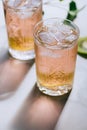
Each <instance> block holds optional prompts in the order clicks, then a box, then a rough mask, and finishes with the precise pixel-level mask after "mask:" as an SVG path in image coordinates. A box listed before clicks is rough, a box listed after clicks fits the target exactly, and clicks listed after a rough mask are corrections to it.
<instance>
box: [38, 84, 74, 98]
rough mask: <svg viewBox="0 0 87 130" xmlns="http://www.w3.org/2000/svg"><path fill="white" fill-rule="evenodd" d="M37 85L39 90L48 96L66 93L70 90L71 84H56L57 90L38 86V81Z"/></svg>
mask: <svg viewBox="0 0 87 130" xmlns="http://www.w3.org/2000/svg"><path fill="white" fill-rule="evenodd" d="M37 87H38V88H39V90H40V91H41V92H42V93H44V94H46V95H49V96H61V95H64V94H67V93H69V92H70V91H71V89H72V86H70V85H65V86H58V90H56V91H54V90H50V89H48V88H46V87H44V86H40V85H39V83H37Z"/></svg>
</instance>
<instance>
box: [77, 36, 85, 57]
mask: <svg viewBox="0 0 87 130" xmlns="http://www.w3.org/2000/svg"><path fill="white" fill-rule="evenodd" d="M78 53H80V54H85V55H87V37H82V38H79V41H78Z"/></svg>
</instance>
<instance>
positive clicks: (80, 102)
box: [0, 0, 87, 130]
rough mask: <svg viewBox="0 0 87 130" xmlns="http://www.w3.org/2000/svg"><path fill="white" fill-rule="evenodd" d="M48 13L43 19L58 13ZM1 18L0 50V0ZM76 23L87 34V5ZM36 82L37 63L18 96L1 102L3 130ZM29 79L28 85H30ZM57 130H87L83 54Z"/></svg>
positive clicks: (86, 65)
mask: <svg viewBox="0 0 87 130" xmlns="http://www.w3.org/2000/svg"><path fill="white" fill-rule="evenodd" d="M79 4H80V5H79ZM84 4H85V5H86V4H87V0H81V1H79V2H78V5H79V6H81V5H84ZM49 8H53V7H49ZM44 9H45V11H46V10H47V9H48V7H47V6H45V7H44ZM51 11H52V10H51ZM46 12H47V14H45V16H44V18H45V17H51V16H52V15H54V14H55V12H53V11H52V14H51V12H49V11H46ZM61 15H63V14H61ZM60 17H61V16H60ZM63 17H64V16H63ZM0 19H1V20H0V36H2V37H0V52H1V49H2V48H1V46H2V45H1V44H4V43H5V42H6V40H7V37H6V30H5V22H4V15H3V9H2V2H1V0H0ZM75 22H76V23H77V24H78V26H79V28H80V30H81V33H80V34H81V36H86V35H87V29H86V28H87V27H86V26H87V8H85V9H84V10H83V11H82V12H81V13H80V14H79V16H78V18H77V19H76V21H75ZM2 38H3V39H2ZM6 46H7V44H6ZM0 55H1V54H0ZM29 77H30V78H31V77H33V78H32V80H30V81H29ZM35 81H36V76H35V65H33V66H32V68H31V70H30V72H29V73H28V74H27V75H26V77H25V79H24V81H23V82H22V83H21V85H20V88H19V89H18V91H17V92H16V93H15V95H14V96H12V97H11V98H8V99H6V100H1V101H0V130H9V128H8V127H9V126H10V123H11V120H12V119H13V118H14V116H15V114H16V112H17V111H18V110H19V109H20V107H21V105H22V104H23V102H24V100H25V99H26V97H27V95H28V94H29V93H30V91H31V89H32V86H33V85H34V83H35ZM28 82H29V88H28V87H27V83H28ZM30 86H31V87H30ZM19 95H20V96H19ZM56 130H87V60H86V59H84V58H81V57H80V56H77V63H76V73H75V81H74V87H73V91H72V93H71V95H70V97H69V99H68V101H67V103H66V105H65V107H64V109H63V112H62V114H61V116H60V119H59V122H58V123H57V125H56Z"/></svg>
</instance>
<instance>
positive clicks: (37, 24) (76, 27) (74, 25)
mask: <svg viewBox="0 0 87 130" xmlns="http://www.w3.org/2000/svg"><path fill="white" fill-rule="evenodd" d="M53 19H54V20H57V19H58V20H61V22H62V21H63V20H65V21H67V22H69V23H70V24H71V25H73V27H72V28H73V29H74V30H76V32H77V35H76V36H77V37H76V38H75V39H74V40H73V41H72V42H71V43H72V44H71V46H70V47H72V46H73V43H74V42H75V41H76V40H77V39H78V38H79V35H80V30H79V27H78V26H77V25H76V24H75V23H74V22H72V21H71V20H68V19H66V18H60V17H53V18H47V19H42V20H40V21H39V22H38V23H36V25H35V26H34V29H33V36H34V38H35V39H36V40H37V41H38V42H41V41H40V39H39V38H38V36H37V35H36V33H37V31H36V32H35V30H36V29H37V27H39V25H40V24H41V23H43V22H45V21H49V20H53ZM38 30H39V29H38ZM42 43H44V42H42ZM39 45H41V46H44V45H43V44H39ZM45 47H46V46H45ZM49 47H50V45H48V47H47V48H49ZM61 48H66V47H64V46H63V45H61ZM67 48H69V47H67ZM51 49H52V48H51ZM57 49H58V48H57Z"/></svg>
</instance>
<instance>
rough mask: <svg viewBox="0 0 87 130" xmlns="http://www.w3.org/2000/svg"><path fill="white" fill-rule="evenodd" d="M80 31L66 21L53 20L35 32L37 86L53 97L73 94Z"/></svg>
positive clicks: (41, 25) (40, 26)
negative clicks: (71, 92)
mask: <svg viewBox="0 0 87 130" xmlns="http://www.w3.org/2000/svg"><path fill="white" fill-rule="evenodd" d="M78 37H79V29H78V27H77V26H76V25H75V24H74V23H72V22H71V21H69V20H67V19H61V18H50V19H47V20H43V21H40V22H39V23H37V25H36V26H35V29H34V42H35V54H36V59H35V61H36V74H37V86H38V87H39V89H40V91H42V92H43V93H45V94H48V95H51V96H60V95H64V94H66V93H68V92H69V91H71V89H72V86H73V79H74V72H75V63H76V56H77V40H78Z"/></svg>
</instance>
